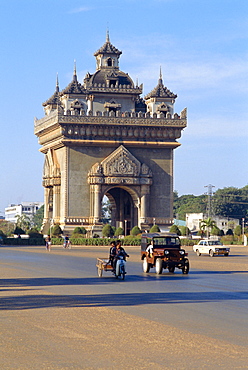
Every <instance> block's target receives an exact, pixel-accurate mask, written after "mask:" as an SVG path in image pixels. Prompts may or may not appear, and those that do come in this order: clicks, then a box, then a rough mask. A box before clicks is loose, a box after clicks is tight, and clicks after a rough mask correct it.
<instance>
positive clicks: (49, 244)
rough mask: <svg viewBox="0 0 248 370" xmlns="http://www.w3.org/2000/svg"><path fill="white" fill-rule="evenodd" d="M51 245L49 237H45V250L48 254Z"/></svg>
mask: <svg viewBox="0 0 248 370" xmlns="http://www.w3.org/2000/svg"><path fill="white" fill-rule="evenodd" d="M51 244H52V242H51V238H50V235H47V237H46V250H47V251H48V252H50V251H51Z"/></svg>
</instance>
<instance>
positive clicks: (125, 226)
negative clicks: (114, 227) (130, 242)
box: [124, 220, 127, 236]
mask: <svg viewBox="0 0 248 370" xmlns="http://www.w3.org/2000/svg"><path fill="white" fill-rule="evenodd" d="M124 229H125V230H124V234H125V236H127V220H124Z"/></svg>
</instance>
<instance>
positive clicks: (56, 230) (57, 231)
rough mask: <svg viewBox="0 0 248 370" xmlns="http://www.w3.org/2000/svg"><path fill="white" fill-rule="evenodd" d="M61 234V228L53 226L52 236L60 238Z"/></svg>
mask: <svg viewBox="0 0 248 370" xmlns="http://www.w3.org/2000/svg"><path fill="white" fill-rule="evenodd" d="M61 234H63V232H62V230H61V227H60V226H59V225H54V226H53V227H52V236H60V235H61Z"/></svg>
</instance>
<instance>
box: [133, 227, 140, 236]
mask: <svg viewBox="0 0 248 370" xmlns="http://www.w3.org/2000/svg"><path fill="white" fill-rule="evenodd" d="M140 233H141V230H140V228H139V226H134V227H133V228H132V230H131V233H130V234H131V235H132V236H136V235H139V234H140Z"/></svg>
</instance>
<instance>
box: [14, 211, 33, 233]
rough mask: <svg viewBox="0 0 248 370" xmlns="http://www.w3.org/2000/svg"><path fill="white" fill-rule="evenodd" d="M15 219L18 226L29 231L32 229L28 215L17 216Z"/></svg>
mask: <svg viewBox="0 0 248 370" xmlns="http://www.w3.org/2000/svg"><path fill="white" fill-rule="evenodd" d="M15 217H16V226H18V227H20V228H21V229H23V230H25V231H27V230H28V229H29V227H30V218H29V217H28V216H27V215H25V213H23V214H21V215H16V216H15Z"/></svg>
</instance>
